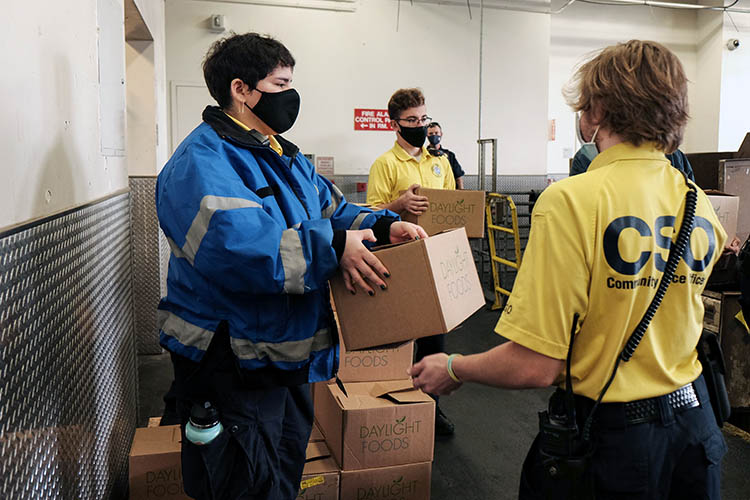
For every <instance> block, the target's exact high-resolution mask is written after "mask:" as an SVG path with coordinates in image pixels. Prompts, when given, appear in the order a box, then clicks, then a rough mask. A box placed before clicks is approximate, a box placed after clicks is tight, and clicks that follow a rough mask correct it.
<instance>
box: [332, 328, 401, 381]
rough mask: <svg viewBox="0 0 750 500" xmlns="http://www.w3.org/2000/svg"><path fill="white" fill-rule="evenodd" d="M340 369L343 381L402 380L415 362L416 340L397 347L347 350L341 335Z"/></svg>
mask: <svg viewBox="0 0 750 500" xmlns="http://www.w3.org/2000/svg"><path fill="white" fill-rule="evenodd" d="M339 341H340V344H339V348H340V353H339V371H338V377H339V379H340V380H341V381H342V382H371V381H379V380H400V379H403V378H404V377H408V375H407V374H406V370H407V369H408V368H409V367H410V366H411V365H412V363H413V362H414V342H413V341H409V342H406V343H404V344H401V345H399V346H396V347H390V348H380V349H367V350H360V351H347V350H346V344H345V342H344V339H342V338H341V336H339Z"/></svg>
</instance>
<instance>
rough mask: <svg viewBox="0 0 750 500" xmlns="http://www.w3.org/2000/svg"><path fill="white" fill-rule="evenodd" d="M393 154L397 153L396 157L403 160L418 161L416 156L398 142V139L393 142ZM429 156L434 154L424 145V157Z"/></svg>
mask: <svg viewBox="0 0 750 500" xmlns="http://www.w3.org/2000/svg"><path fill="white" fill-rule="evenodd" d="M393 154H394V155H396V158H398V159H399V160H401V161H409V160H414V161H416V158H414V157H413V156H412V155H410V154H409V153H407V152H406V150H404V148H402V147H401V144H399V143H398V141H395V142H394V143H393ZM427 156H432V155H431V154H430V153H429V151H427V148H426V147H424V146H422V158H426V157H427Z"/></svg>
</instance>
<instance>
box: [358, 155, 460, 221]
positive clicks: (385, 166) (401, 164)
mask: <svg viewBox="0 0 750 500" xmlns="http://www.w3.org/2000/svg"><path fill="white" fill-rule="evenodd" d="M412 184H419V185H420V186H422V187H425V188H430V189H456V180H455V179H454V178H453V171H452V170H451V165H450V163H448V156H447V155H443V156H433V155H431V154H430V153H429V152H428V151H427V148H425V147H424V146H423V147H422V156H421V157H420V161H417V160H416V158H414V157H413V156H411V155H410V154H409V153H407V152H406V151H404V148H402V147H401V146H399V144H398V142H396V143H395V144H394V145H393V147H392V148H391V149H390V150H389V151H386V152H385V153H383V154H382V155H380V157H379V158H378V159H377V160H375V163H373V164H372V167H370V178H369V180H368V182H367V203H369V204H370V205H374V206H380V205H383V204H385V203H390V202H392V201H393V200H395V199H396V198H398V197H399V196H400V193H401V191H406V190H407V189H409V186H411V185H412Z"/></svg>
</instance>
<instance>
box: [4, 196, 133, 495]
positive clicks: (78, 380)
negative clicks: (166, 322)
mask: <svg viewBox="0 0 750 500" xmlns="http://www.w3.org/2000/svg"><path fill="white" fill-rule="evenodd" d="M129 206H130V196H129V194H128V193H123V194H118V195H115V196H112V197H110V198H108V199H106V200H104V201H100V202H97V203H92V204H90V205H87V206H85V207H81V208H78V209H74V210H71V211H68V212H66V213H64V214H61V215H58V216H54V217H50V218H47V219H44V220H41V221H38V222H36V223H34V224H31V225H28V226H23V227H19V228H15V229H13V230H11V231H6V232H4V233H0V498H8V499H31V498H33V499H47V498H60V499H76V500H85V499H109V498H123V497H124V494H125V491H126V488H127V481H128V477H127V465H128V453H129V450H130V443H131V440H132V438H133V432H134V429H135V424H136V400H137V398H136V392H137V387H136V383H137V376H136V357H135V344H134V341H133V301H132V278H131V270H132V266H131V249H130V214H129V211H130V207H129Z"/></svg>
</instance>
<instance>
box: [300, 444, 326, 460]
mask: <svg viewBox="0 0 750 500" xmlns="http://www.w3.org/2000/svg"><path fill="white" fill-rule="evenodd" d="M330 456H331V452H330V451H329V450H328V446H326V444H325V443H324V442H323V441H315V442H313V443H307V452H306V454H305V461H306V462H311V461H313V460H319V459H321V458H325V457H330Z"/></svg>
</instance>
